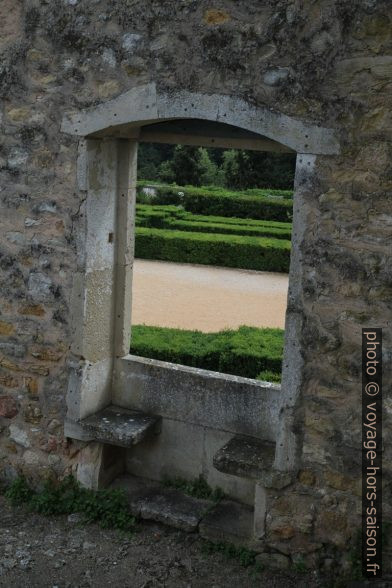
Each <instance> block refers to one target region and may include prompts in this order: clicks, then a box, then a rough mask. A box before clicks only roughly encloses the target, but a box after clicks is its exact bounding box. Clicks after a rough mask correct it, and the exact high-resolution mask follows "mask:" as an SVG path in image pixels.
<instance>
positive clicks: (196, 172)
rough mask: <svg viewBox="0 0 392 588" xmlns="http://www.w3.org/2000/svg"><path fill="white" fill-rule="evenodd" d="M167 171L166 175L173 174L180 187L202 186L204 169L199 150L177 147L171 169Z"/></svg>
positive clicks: (184, 146)
mask: <svg viewBox="0 0 392 588" xmlns="http://www.w3.org/2000/svg"><path fill="white" fill-rule="evenodd" d="M165 169H166V173H168V172H170V171H171V172H172V173H173V177H174V181H175V182H176V184H179V185H180V186H186V185H188V184H189V185H192V186H200V185H201V177H202V172H203V169H202V165H201V153H200V150H199V148H198V147H193V146H189V145H176V147H175V149H174V153H173V158H172V160H171V161H170V162H169V167H167V168H165Z"/></svg>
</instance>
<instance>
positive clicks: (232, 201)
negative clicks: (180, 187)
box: [184, 194, 293, 221]
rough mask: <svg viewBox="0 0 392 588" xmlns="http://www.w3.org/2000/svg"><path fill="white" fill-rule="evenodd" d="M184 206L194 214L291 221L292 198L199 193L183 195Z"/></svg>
mask: <svg viewBox="0 0 392 588" xmlns="http://www.w3.org/2000/svg"><path fill="white" fill-rule="evenodd" d="M184 206H185V208H186V209H187V210H189V211H190V212H193V213H195V214H216V215H221V216H238V217H242V218H253V219H263V220H276V221H291V219H292V217H293V203H292V200H283V201H279V200H272V199H268V198H259V197H257V196H246V195H245V196H237V197H235V198H234V197H232V196H228V195H216V194H199V195H192V196H185V197H184Z"/></svg>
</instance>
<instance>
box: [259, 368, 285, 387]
mask: <svg viewBox="0 0 392 588" xmlns="http://www.w3.org/2000/svg"><path fill="white" fill-rule="evenodd" d="M256 380H262V381H263V382H274V383H275V384H280V382H281V381H282V374H281V373H279V374H278V373H276V372H272V371H271V370H263V371H262V372H260V373H259V374H257V376H256Z"/></svg>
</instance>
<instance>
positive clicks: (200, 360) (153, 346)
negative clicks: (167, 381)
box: [130, 325, 284, 381]
mask: <svg viewBox="0 0 392 588" xmlns="http://www.w3.org/2000/svg"><path fill="white" fill-rule="evenodd" d="M283 334H284V331H283V330H282V329H268V328H264V329H261V328H257V327H246V326H243V327H239V329H237V330H224V331H220V332H218V333H202V332H200V331H190V330H182V329H170V328H167V327H150V326H145V325H134V326H133V327H132V340H131V347H130V353H133V354H134V355H138V356H142V357H150V358H152V359H159V360H161V361H169V362H172V363H179V364H182V365H189V366H193V367H198V368H203V369H207V370H213V371H216V372H222V373H227V374H234V375H237V376H243V377H247V378H257V379H265V380H267V381H279V379H280V373H281V367H282V356H283Z"/></svg>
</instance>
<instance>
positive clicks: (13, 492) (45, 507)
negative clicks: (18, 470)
mask: <svg viewBox="0 0 392 588" xmlns="http://www.w3.org/2000/svg"><path fill="white" fill-rule="evenodd" d="M6 497H7V498H8V499H9V500H10V501H11V502H12V504H14V505H17V504H22V503H25V504H26V505H27V506H28V507H29V508H30V509H31V510H32V511H34V512H38V513H41V514H44V515H62V514H71V513H76V512H77V513H81V514H82V515H84V516H83V523H86V524H87V523H92V522H98V523H99V524H100V525H101V527H102V528H105V529H107V528H114V529H118V530H121V531H125V532H131V531H132V530H133V529H134V526H135V519H134V518H133V517H132V515H131V513H130V510H129V506H128V500H127V497H126V494H125V492H124V491H123V490H98V491H97V492H94V491H92V490H87V489H86V488H82V487H81V486H80V485H79V484H78V483H77V482H76V480H75V479H74V478H73V477H72V476H68V477H67V478H65V479H64V480H62V481H61V482H58V483H55V482H52V481H49V482H47V483H46V484H45V485H44V487H43V489H42V490H41V491H39V492H35V491H33V490H32V489H31V488H30V487H29V486H28V484H27V482H26V480H25V479H24V478H18V479H17V480H15V481H14V482H13V483H12V485H11V486H10V488H9V489H8V491H7V492H6Z"/></svg>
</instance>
